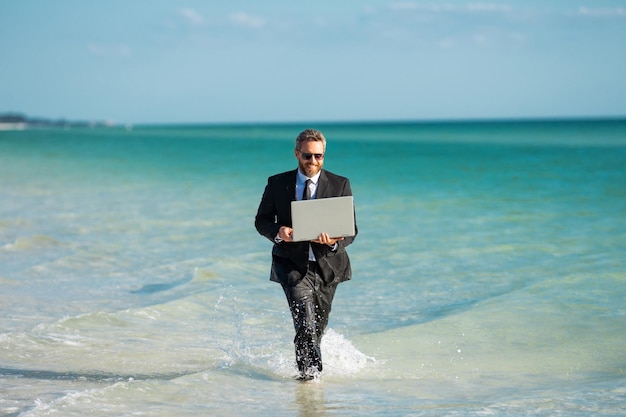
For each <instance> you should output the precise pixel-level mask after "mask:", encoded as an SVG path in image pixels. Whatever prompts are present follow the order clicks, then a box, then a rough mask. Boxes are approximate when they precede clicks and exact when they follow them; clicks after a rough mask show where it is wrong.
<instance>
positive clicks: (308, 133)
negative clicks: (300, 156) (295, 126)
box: [296, 129, 326, 152]
mask: <svg viewBox="0 0 626 417" xmlns="http://www.w3.org/2000/svg"><path fill="white" fill-rule="evenodd" d="M304 142H322V145H324V152H326V138H325V137H324V135H323V134H322V132H320V131H319V130H315V129H306V130H304V131H302V132H300V134H299V135H298V137H297V138H296V150H298V151H299V150H300V146H302V144H303V143H304Z"/></svg>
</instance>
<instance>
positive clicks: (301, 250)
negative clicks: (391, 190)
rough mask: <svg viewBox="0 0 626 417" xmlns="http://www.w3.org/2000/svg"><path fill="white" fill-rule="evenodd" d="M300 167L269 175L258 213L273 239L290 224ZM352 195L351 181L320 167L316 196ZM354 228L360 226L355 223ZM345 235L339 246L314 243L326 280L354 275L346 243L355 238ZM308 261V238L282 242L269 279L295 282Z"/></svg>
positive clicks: (263, 231) (274, 251) (261, 230)
mask: <svg viewBox="0 0 626 417" xmlns="http://www.w3.org/2000/svg"><path fill="white" fill-rule="evenodd" d="M297 173H298V170H297V169H296V170H293V171H287V172H283V173H281V174H277V175H274V176H271V177H269V179H268V180H267V186H266V187H265V191H264V192H263V197H262V198H261V203H260V204H259V209H258V211H257V214H256V218H255V222H254V225H255V227H256V229H257V231H258V232H259V233H260V234H261V235H263V236H265V237H266V238H268V239H269V240H271V241H272V242H274V238H275V237H276V235H277V234H278V230H279V229H280V227H281V226H288V227H291V226H292V223H291V202H292V201H294V200H296V176H297ZM350 195H352V190H351V189H350V181H349V180H348V179H347V178H345V177H341V176H339V175H335V174H333V173H331V172H329V171H326V170H321V172H320V177H319V180H318V183H317V194H316V198H328V197H341V196H350ZM355 231H356V232H357V233H358V229H357V228H356V224H355ZM355 237H356V234H355V236H353V237H346V238H344V240H340V241H338V242H337V249H336V250H334V251H333V250H332V249H331V248H330V247H329V246H328V245H324V244H319V243H311V247H312V249H313V253H314V254H315V259H316V260H317V263H318V265H319V267H320V275H321V276H322V278H323V279H324V281H325V282H326V283H329V284H330V283H339V282H343V281H347V280H349V279H350V278H352V269H351V267H350V258H349V257H348V253H347V252H346V246H348V245H349V244H351V243H352V242H353V241H354V238H355ZM308 261H309V242H281V243H275V242H274V247H273V248H272V270H271V274H270V279H271V280H272V281H275V282H280V283H281V284H286V285H295V284H296V283H297V282H298V281H300V279H301V278H302V277H303V276H304V275H305V274H306V271H307V267H308Z"/></svg>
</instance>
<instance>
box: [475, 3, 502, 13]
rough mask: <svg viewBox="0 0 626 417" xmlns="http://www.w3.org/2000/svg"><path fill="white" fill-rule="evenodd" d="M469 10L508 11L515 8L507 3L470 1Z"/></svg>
mask: <svg viewBox="0 0 626 417" xmlns="http://www.w3.org/2000/svg"><path fill="white" fill-rule="evenodd" d="M467 10H469V11H470V12H490V13H508V12H510V11H512V10H513V8H512V7H511V6H508V5H506V4H495V3H470V4H468V5H467Z"/></svg>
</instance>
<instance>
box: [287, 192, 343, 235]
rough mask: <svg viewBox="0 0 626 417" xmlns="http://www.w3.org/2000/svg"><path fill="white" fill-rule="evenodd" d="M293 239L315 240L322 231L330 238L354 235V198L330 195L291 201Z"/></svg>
mask: <svg viewBox="0 0 626 417" xmlns="http://www.w3.org/2000/svg"><path fill="white" fill-rule="evenodd" d="M291 223H292V226H291V227H292V229H293V241H294V242H301V241H305V240H315V239H317V238H318V237H319V235H320V234H321V233H323V232H326V233H328V235H329V236H330V237H332V238H338V237H347V236H354V199H353V198H352V196H346V197H330V198H320V199H313V200H302V201H292V202H291Z"/></svg>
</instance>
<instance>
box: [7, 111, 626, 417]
mask: <svg viewBox="0 0 626 417" xmlns="http://www.w3.org/2000/svg"><path fill="white" fill-rule="evenodd" d="M307 127H314V128H319V129H320V130H322V131H323V132H324V133H325V134H326V136H327V138H328V149H327V157H326V162H325V167H326V168H327V169H329V170H330V171H333V172H335V173H338V174H342V175H345V176H348V177H349V178H350V179H351V183H352V189H353V192H354V194H355V204H356V214H357V222H358V225H359V236H358V238H357V240H356V241H355V243H354V244H353V245H352V246H350V247H349V253H350V256H351V259H352V262H353V272H354V278H353V280H351V281H349V282H347V283H344V284H341V285H340V287H339V289H338V291H337V295H336V299H335V303H334V306H333V312H332V314H331V320H330V324H329V327H330V328H329V331H328V332H327V334H326V336H325V338H324V341H323V346H322V348H323V355H324V361H325V372H324V376H323V377H322V378H321V380H318V381H314V382H313V383H304V384H303V383H298V382H296V381H294V380H292V376H293V375H294V374H295V368H294V363H293V362H294V358H293V347H292V339H293V327H292V324H291V318H290V316H289V313H288V309H287V305H286V301H285V300H284V295H283V293H282V290H281V288H280V286H278V285H277V284H275V283H271V282H270V281H269V263H270V249H271V244H270V243H269V242H268V241H267V240H265V239H264V238H262V237H261V236H259V235H258V234H257V233H256V231H255V230H254V225H253V222H254V215H255V213H256V208H257V205H258V203H259V201H260V197H261V193H262V191H263V187H264V186H265V183H266V180H267V177H268V176H269V175H272V174H274V173H277V172H280V171H284V170H289V169H293V168H295V159H294V157H293V152H292V149H293V141H294V139H295V136H296V135H297V134H298V132H300V131H301V130H303V129H304V128H307ZM624 254H626V121H624V120H621V121H620V120H617V121H568V122H549V121H545V122H474V123H460V122H459V123H421V124H420V123H387V124H384V123H383V124H376V123H369V124H328V125H324V124H310V125H296V124H293V125H241V126H163V127H156V126H153V127H138V128H134V129H132V130H125V129H74V130H61V129H58V130H54V129H51V130H26V131H12V132H9V131H4V132H0V288H2V294H1V295H2V297H0V311H1V312H2V314H0V415H2V416H18V415H20V416H48V415H61V416H85V415H90V416H122V415H124V416H130V415H138V416H140V415H141V416H186V415H189V416H198V415H211V416H241V415H258V416H324V415H326V416H337V415H341V416H369V415H382V416H444V415H445V416H478V415H480V416H483V415H506V416H517V415H523V416H553V415H568V416H587V415H604V416H617V415H623V414H624V410H625V409H626V350H625V349H624V346H626V256H624Z"/></svg>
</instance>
